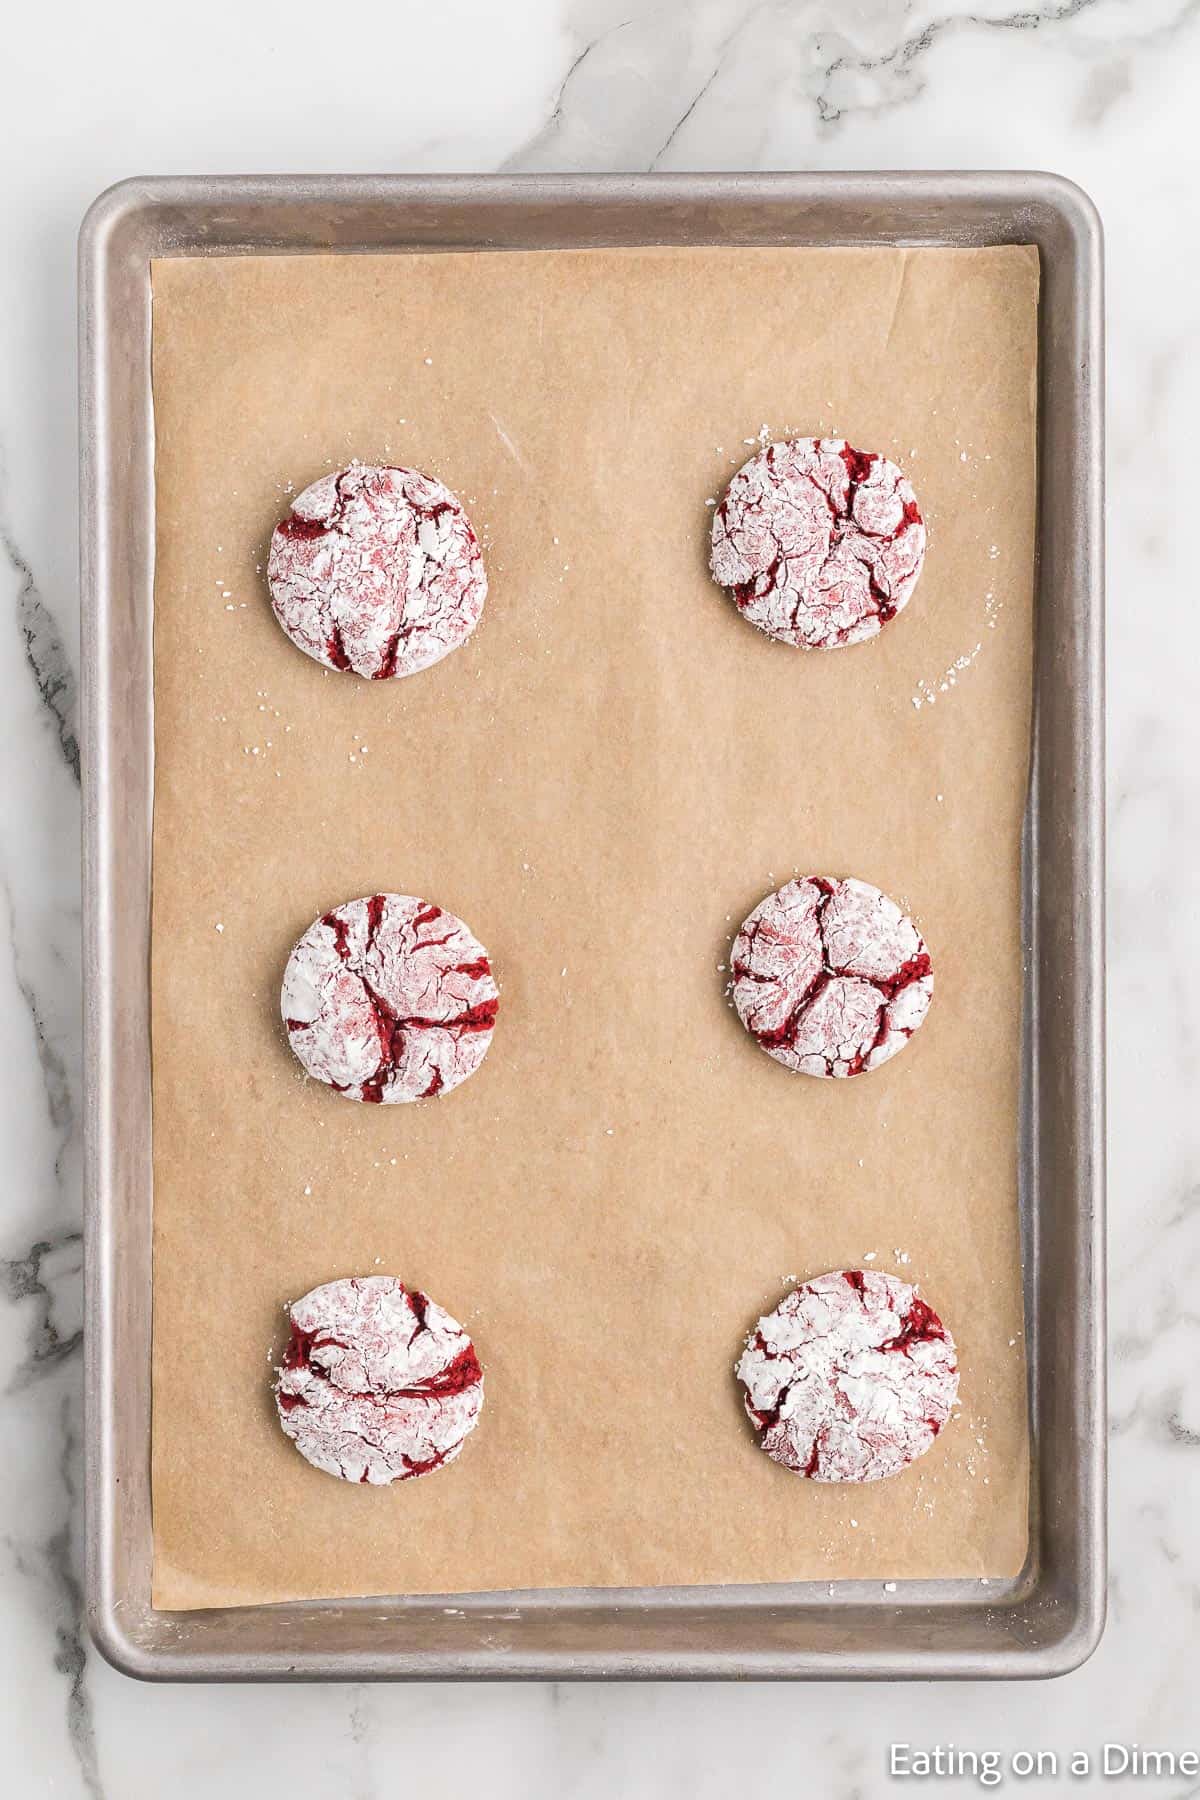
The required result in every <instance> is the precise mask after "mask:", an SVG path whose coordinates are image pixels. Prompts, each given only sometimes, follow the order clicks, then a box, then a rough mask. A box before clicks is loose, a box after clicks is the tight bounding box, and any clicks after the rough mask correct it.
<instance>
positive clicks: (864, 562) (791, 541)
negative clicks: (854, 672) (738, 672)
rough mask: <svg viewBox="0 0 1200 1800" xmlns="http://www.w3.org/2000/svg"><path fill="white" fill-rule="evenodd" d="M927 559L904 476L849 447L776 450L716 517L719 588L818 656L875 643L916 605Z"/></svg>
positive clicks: (802, 445)
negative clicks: (907, 605) (891, 621)
mask: <svg viewBox="0 0 1200 1800" xmlns="http://www.w3.org/2000/svg"><path fill="white" fill-rule="evenodd" d="M924 557H925V526H924V524H923V523H922V521H921V514H920V511H919V510H918V507H917V497H916V495H915V494H914V493H913V490H912V488H911V486H910V485H909V483H908V481H907V480H906V479H905V477H904V475H903V474H902V473H901V472H900V470H899V469H898V468H897V467H896V465H895V463H893V462H889V461H888V460H887V458H886V457H884V456H877V455H876V454H875V452H874V451H871V450H853V449H851V447H850V445H849V444H846V443H843V442H842V440H841V438H793V439H792V440H791V441H790V442H789V443H783V444H768V445H767V447H766V449H765V450H762V451H760V452H759V454H758V455H757V456H752V457H751V458H750V461H749V462H748V463H746V464H744V465H743V467H742V468H740V469H739V470H738V472H737V474H736V475H735V476H734V478H733V480H732V481H731V482H730V484H729V487H728V488H727V489H726V492H725V498H724V499H723V500H722V501H721V504H720V506H718V508H717V510H716V513H715V515H714V517H713V529H712V561H711V566H712V572H713V576H714V578H715V579H716V580H717V581H718V582H719V583H720V584H721V586H722V587H724V588H728V589H729V590H730V592H731V593H732V595H733V598H734V600H735V601H736V602H737V605H738V607H739V608H740V610H741V612H742V613H743V615H744V616H745V617H746V618H747V619H749V621H750V623H751V624H752V625H757V626H758V629H759V630H760V631H765V632H766V634H767V636H768V637H773V638H778V639H779V640H780V642H781V643H784V644H799V645H802V646H804V647H806V648H808V649H815V650H835V649H838V648H839V647H840V646H841V645H843V644H861V643H862V642H863V641H864V640H865V639H866V638H872V637H874V636H875V635H876V634H877V633H878V632H879V631H880V630H881V629H882V628H883V626H884V625H886V624H887V622H888V620H889V619H894V618H895V616H896V614H897V613H898V612H899V611H900V609H901V607H903V606H904V605H905V603H906V602H907V600H908V597H909V595H910V594H911V593H912V591H913V589H914V587H915V586H916V585H917V577H918V575H919V574H920V573H921V563H922V562H923V560H924Z"/></svg>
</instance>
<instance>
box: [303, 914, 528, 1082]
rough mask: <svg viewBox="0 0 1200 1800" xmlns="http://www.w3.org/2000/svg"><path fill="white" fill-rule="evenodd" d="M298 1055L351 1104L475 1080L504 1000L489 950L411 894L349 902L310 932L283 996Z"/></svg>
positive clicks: (459, 922) (453, 920)
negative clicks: (493, 971) (498, 986)
mask: <svg viewBox="0 0 1200 1800" xmlns="http://www.w3.org/2000/svg"><path fill="white" fill-rule="evenodd" d="M280 1005H281V1010H282V1013H283V1022H284V1024H285V1025H286V1026H287V1032H288V1040H289V1042H290V1043H291V1046H292V1049H293V1050H294V1051H295V1052H296V1055H297V1056H298V1057H299V1058H300V1061H301V1062H302V1063H303V1064H304V1067H305V1068H306V1069H307V1070H308V1072H309V1074H310V1075H315V1076H316V1078H317V1080H318V1081H326V1082H328V1083H329V1085H330V1087H335V1088H337V1090H338V1092H339V1093H340V1094H346V1095H348V1096H349V1098H350V1099H351V1100H368V1101H385V1102H389V1103H390V1102H392V1101H398V1100H428V1099H431V1098H432V1097H433V1095H435V1094H448V1093H449V1092H450V1089H451V1088H455V1087H457V1086H458V1084H459V1082H460V1081H465V1080H466V1079H467V1076H468V1075H473V1074H474V1073H475V1071H476V1069H477V1068H478V1067H479V1065H480V1063H481V1062H482V1061H483V1059H484V1057H485V1056H486V1055H487V1051H488V1045H489V1044H490V1043H491V1041H492V1028H493V1026H494V1025H495V1023H496V1013H497V1010H498V1008H499V1005H500V998H499V992H498V990H497V987H496V983H495V981H494V980H493V979H492V967H491V964H490V963H489V961H488V957H487V951H486V950H485V949H484V947H483V945H482V944H481V943H480V942H479V940H478V938H476V937H473V936H472V934H471V932H470V931H468V930H467V927H466V926H465V925H464V924H463V922H462V920H461V919H456V918H455V916H454V914H453V913H449V912H443V911H442V908H441V907H440V906H431V905H430V903H429V902H428V901H427V900H417V899H415V898H414V897H413V896H412V895H411V894H373V895H371V897H370V898H369V899H366V900H347V902H346V904H345V905H344V906H335V907H334V909H333V911H332V912H327V913H326V914H325V915H324V917H323V918H320V919H317V920H316V921H315V922H314V923H313V924H312V925H310V926H309V928H308V930H307V931H306V932H305V934H304V936H303V937H302V938H301V939H300V942H299V943H298V944H297V945H296V948H295V949H294V950H293V951H292V954H291V955H290V956H289V958H288V964H287V968H286V970H285V971H284V977H283V994H282V996H281V1001H280Z"/></svg>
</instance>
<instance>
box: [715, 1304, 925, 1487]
mask: <svg viewBox="0 0 1200 1800" xmlns="http://www.w3.org/2000/svg"><path fill="white" fill-rule="evenodd" d="M737 1377H738V1380H739V1381H740V1382H741V1383H742V1384H743V1386H744V1387H745V1390H746V1393H745V1405H746V1412H747V1415H748V1416H749V1419H750V1422H751V1424H752V1425H753V1426H754V1429H755V1431H756V1432H757V1433H758V1437H759V1442H760V1444H761V1445H762V1447H763V1449H764V1450H765V1451H766V1453H767V1455H768V1456H770V1457H772V1458H773V1459H774V1460H775V1461H776V1462H777V1463H781V1464H782V1465H783V1467H784V1468H785V1469H790V1470H791V1471H792V1473H793V1474H794V1475H806V1476H807V1477H808V1478H809V1480H810V1481H881V1480H883V1478H884V1477H885V1476H888V1475H898V1474H899V1473H900V1471H901V1469H906V1468H907V1467H908V1465H909V1463H911V1462H914V1461H915V1460H916V1458H917V1457H918V1456H923V1455H924V1454H925V1452H926V1451H927V1450H928V1449H929V1447H930V1445H931V1444H932V1443H933V1440H934V1438H935V1437H937V1435H938V1433H939V1432H940V1431H941V1429H942V1427H943V1425H945V1423H946V1421H947V1419H948V1418H949V1417H950V1409H951V1407H952V1406H953V1405H954V1402H955V1400H956V1398H957V1396H958V1361H957V1358H956V1355H955V1350H954V1340H953V1338H952V1337H951V1336H950V1333H949V1332H948V1331H947V1330H946V1327H945V1326H944V1325H943V1324H942V1322H941V1320H940V1319H939V1318H938V1316H937V1314H936V1313H935V1312H934V1311H933V1309H932V1308H931V1307H929V1306H927V1305H926V1304H925V1302H924V1301H923V1300H921V1299H920V1298H919V1297H918V1295H917V1291H916V1289H915V1288H914V1287H910V1286H909V1285H908V1283H907V1282H904V1281H897V1280H896V1278H895V1277H894V1276H892V1275H884V1274H877V1273H876V1272H875V1271H874V1270H862V1269H847V1270H843V1271H840V1272H839V1273H837V1274H834V1275H821V1276H819V1277H818V1279H817V1280H816V1281H809V1282H806V1283H805V1284H804V1286H803V1287H798V1288H794V1289H793V1290H792V1292H791V1293H790V1294H788V1296H787V1297H786V1299H784V1300H782V1301H781V1302H780V1304H779V1305H778V1306H777V1307H776V1308H775V1311H774V1312H771V1313H767V1314H766V1316H765V1317H764V1318H761V1319H760V1320H759V1321H758V1326H757V1329H756V1330H755V1331H753V1332H752V1333H751V1335H750V1336H749V1337H748V1338H747V1339H746V1349H745V1352H744V1353H743V1356H742V1359H741V1361H740V1362H739V1364H738V1366H737Z"/></svg>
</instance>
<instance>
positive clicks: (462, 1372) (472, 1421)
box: [275, 1275, 483, 1487]
mask: <svg viewBox="0 0 1200 1800" xmlns="http://www.w3.org/2000/svg"><path fill="white" fill-rule="evenodd" d="M288 1310H289V1313H290V1316H291V1325H292V1331H291V1337H290V1339H289V1341H288V1346H287V1349H286V1350H285V1351H284V1353H283V1363H282V1365H281V1367H279V1368H278V1369H276V1371H275V1376H276V1380H275V1404H276V1406H277V1408H278V1410H279V1423H280V1424H281V1425H282V1426H283V1429H284V1431H285V1432H286V1433H287V1435H288V1437H290V1438H291V1440H292V1442H293V1443H294V1444H295V1446H296V1448H297V1450H299V1452H300V1454H301V1456H303V1457H306V1458H307V1460H308V1461H309V1462H310V1463H312V1464H314V1466H315V1467H316V1468H318V1469H324V1470H326V1472H327V1473H328V1474H330V1475H340V1476H341V1478H342V1480H343V1481H360V1482H370V1483H371V1484H372V1485H373V1486H376V1487H379V1486H383V1485H385V1484H386V1483H387V1482H390V1481H408V1480H409V1479H410V1478H411V1477H412V1476H414V1475H427V1474H428V1473H429V1472H430V1470H431V1469H440V1468H441V1467H442V1465H443V1463H448V1462H453V1461H454V1459H455V1457H456V1456H457V1455H458V1453H459V1451H460V1450H461V1449H462V1447H463V1442H464V1440H465V1439H466V1437H467V1434H468V1432H471V1431H473V1430H474V1429H475V1425H476V1422H477V1420H478V1418H479V1411H480V1408H481V1407H482V1405H483V1371H482V1370H481V1368H480V1367H479V1358H478V1357H477V1356H476V1354H475V1347H474V1345H473V1344H472V1342H471V1340H470V1338H469V1337H468V1336H467V1334H466V1332H465V1331H464V1330H463V1328H462V1326H461V1325H460V1324H459V1323H458V1321H457V1319H452V1318H451V1317H450V1315H449V1313H447V1312H443V1311H442V1308H441V1307H440V1306H435V1305H434V1303H433V1301H432V1300H428V1299H426V1297H425V1295H424V1294H421V1293H418V1292H417V1291H416V1289H409V1288H406V1287H405V1285H404V1283H403V1282H402V1281H397V1280H396V1278H395V1276H393V1275H363V1276H357V1277H352V1278H351V1279H350V1280H348V1281H327V1282H326V1283H325V1285H324V1286H323V1287H317V1288H313V1290H312V1292H311V1293H308V1294H305V1296H304V1298H303V1300H295V1301H293V1302H292V1305H291V1306H290V1307H289V1309H288Z"/></svg>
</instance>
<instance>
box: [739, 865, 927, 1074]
mask: <svg viewBox="0 0 1200 1800" xmlns="http://www.w3.org/2000/svg"><path fill="white" fill-rule="evenodd" d="M730 968H731V970H732V973H733V979H732V981H731V982H730V984H729V992H730V994H731V995H732V997H733V1003H734V1006H735V1007H736V1008H737V1013H738V1017H739V1018H740V1019H741V1021H742V1024H743V1025H744V1026H745V1027H746V1030H747V1031H748V1032H749V1033H750V1035H751V1037H752V1038H754V1040H755V1042H756V1043H758V1044H760V1045H761V1046H762V1048H763V1049H764V1050H765V1051H766V1052H767V1054H768V1055H769V1056H773V1057H774V1058H775V1060H776V1062H781V1063H782V1064H783V1065H784V1067H785V1068H788V1069H794V1070H796V1071H798V1072H799V1073H801V1074H804V1075H830V1076H835V1077H841V1076H846V1075H862V1074H864V1073H865V1072H866V1071H867V1070H869V1069H877V1068H878V1067H879V1066H880V1064H881V1063H885V1062H887V1061H888V1060H889V1058H891V1057H893V1056H895V1055H896V1053H897V1052H898V1051H900V1050H902V1049H903V1048H904V1046H905V1044H906V1043H907V1042H908V1040H909V1038H910V1037H911V1036H912V1034H913V1032H914V1031H916V1029H917V1027H918V1026H919V1025H920V1024H921V1023H922V1021H923V1020H924V1018H925V1014H926V1013H927V1012H928V1011H929V1002H930V999H931V998H932V995H933V966H932V964H931V963H930V960H929V952H928V951H927V950H926V948H925V941H924V939H923V938H922V936H921V934H920V932H919V931H918V930H917V928H916V926H915V925H914V924H913V922H912V920H911V919H909V918H907V917H906V916H905V914H904V913H902V912H901V911H900V908H899V907H898V906H897V905H896V902H895V901H894V900H889V899H888V897H887V895H886V894H881V893H880V891H879V889H878V888H875V887H871V886H870V885H869V883H867V882H865V881H839V880H835V879H834V878H832V877H830V876H827V875H808V876H805V877H803V878H802V879H801V880H798V881H789V882H788V883H787V884H786V886H784V887H781V888H779V889H778V890H777V891H776V892H775V893H773V894H768V895H767V897H766V899H765V900H763V901H760V902H759V904H758V905H757V906H756V907H755V909H754V911H753V912H752V913H751V914H750V916H749V918H748V919H747V920H746V922H745V924H744V925H743V926H742V928H741V930H740V931H739V932H738V934H737V937H736V938H735V939H734V942H733V952H732V960H731V962H730Z"/></svg>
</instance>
